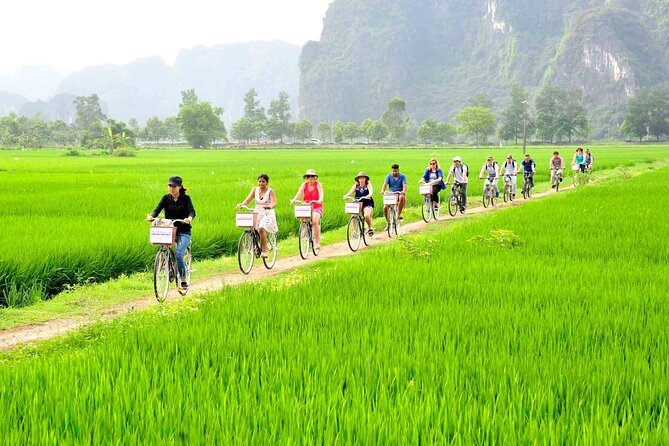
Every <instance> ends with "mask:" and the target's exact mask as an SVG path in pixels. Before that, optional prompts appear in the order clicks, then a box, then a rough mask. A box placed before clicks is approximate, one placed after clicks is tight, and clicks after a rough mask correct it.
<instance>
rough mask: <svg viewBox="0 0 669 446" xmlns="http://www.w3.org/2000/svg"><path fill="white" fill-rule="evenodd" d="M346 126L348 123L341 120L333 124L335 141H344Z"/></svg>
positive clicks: (339, 142)
mask: <svg viewBox="0 0 669 446" xmlns="http://www.w3.org/2000/svg"><path fill="white" fill-rule="evenodd" d="M345 128H346V124H344V123H343V122H341V121H335V123H334V124H332V137H333V138H334V142H335V143H337V144H341V143H342V142H343V141H344V129H345Z"/></svg>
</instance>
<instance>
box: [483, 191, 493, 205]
mask: <svg viewBox="0 0 669 446" xmlns="http://www.w3.org/2000/svg"><path fill="white" fill-rule="evenodd" d="M490 195H491V191H490V190H486V191H485V192H483V207H484V208H487V207H488V206H490Z"/></svg>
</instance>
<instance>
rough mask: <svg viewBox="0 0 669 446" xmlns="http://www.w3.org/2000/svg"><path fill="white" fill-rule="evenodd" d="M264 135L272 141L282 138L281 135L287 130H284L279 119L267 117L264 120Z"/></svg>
mask: <svg viewBox="0 0 669 446" xmlns="http://www.w3.org/2000/svg"><path fill="white" fill-rule="evenodd" d="M264 130H265V135H267V137H268V138H269V139H270V140H271V141H272V143H273V142H274V141H276V140H277V139H281V140H282V138H283V135H284V134H286V133H287V132H286V131H284V126H283V123H282V122H281V121H279V120H278V119H277V118H269V119H267V120H266V121H265V125H264Z"/></svg>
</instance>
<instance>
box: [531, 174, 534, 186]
mask: <svg viewBox="0 0 669 446" xmlns="http://www.w3.org/2000/svg"><path fill="white" fill-rule="evenodd" d="M530 184H531V185H532V187H534V172H530Z"/></svg>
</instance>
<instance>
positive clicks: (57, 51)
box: [0, 0, 332, 73]
mask: <svg viewBox="0 0 669 446" xmlns="http://www.w3.org/2000/svg"><path fill="white" fill-rule="evenodd" d="M331 2H332V0H232V1H222V0H181V1H174V0H112V1H100V0H20V1H6V2H3V5H2V19H3V20H2V23H1V24H0V41H2V42H3V44H2V52H1V53H0V54H1V55H2V58H0V73H8V72H12V71H13V70H16V69H17V68H19V67H21V66H23V65H53V66H55V67H57V68H58V69H60V70H63V71H71V70H76V69H79V68H82V67H84V66H87V65H97V64H101V63H127V62H130V61H131V60H134V59H137V58H139V57H145V56H151V55H154V54H155V55H159V56H162V57H163V59H165V61H166V62H167V63H168V64H170V65H171V64H172V62H173V61H174V57H175V56H176V54H177V52H178V51H179V49H181V48H192V47H194V46H197V45H204V46H211V45H215V44H219V43H227V42H246V41H249V40H273V39H280V40H284V41H286V42H290V43H295V44H300V45H301V44H303V43H305V42H306V41H308V40H317V39H318V38H319V37H320V33H321V30H322V26H323V17H324V16H325V11H326V10H327V7H328V5H329V4H330V3H331Z"/></svg>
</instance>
